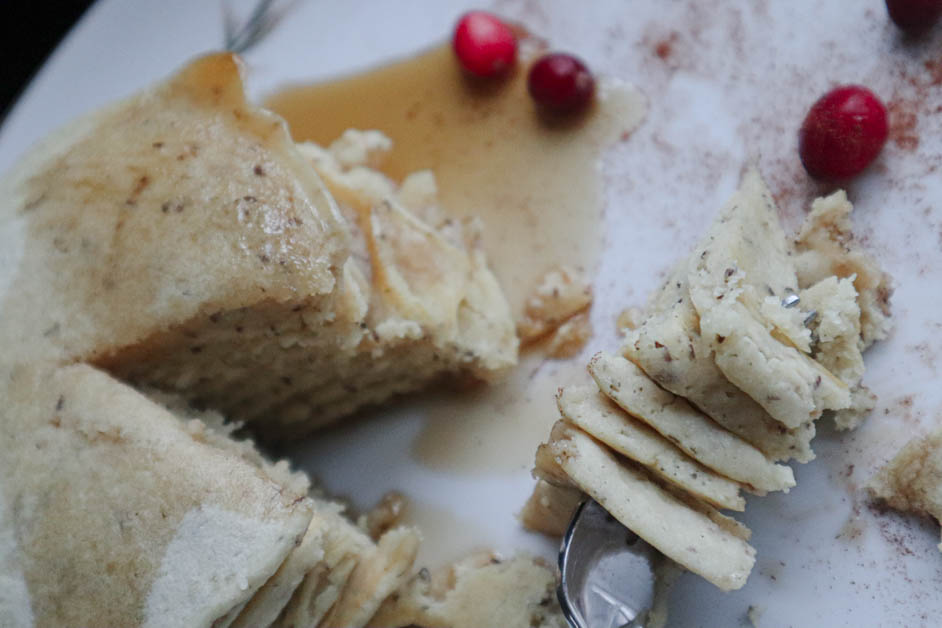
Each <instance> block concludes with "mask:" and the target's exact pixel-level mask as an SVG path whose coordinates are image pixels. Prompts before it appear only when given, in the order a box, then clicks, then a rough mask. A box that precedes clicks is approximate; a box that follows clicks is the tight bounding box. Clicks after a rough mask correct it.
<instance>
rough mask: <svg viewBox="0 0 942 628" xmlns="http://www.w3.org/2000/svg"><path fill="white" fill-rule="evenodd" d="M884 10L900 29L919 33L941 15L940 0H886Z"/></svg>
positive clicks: (941, 2)
mask: <svg viewBox="0 0 942 628" xmlns="http://www.w3.org/2000/svg"><path fill="white" fill-rule="evenodd" d="M886 10H887V11H888V12H889V13H890V19H891V20H893V21H894V22H896V25H897V26H899V27H900V28H901V29H903V30H904V31H908V32H910V33H919V32H922V31H924V30H927V29H928V28H930V27H931V26H932V25H933V24H934V23H935V21H936V20H938V19H939V15H942V0H886Z"/></svg>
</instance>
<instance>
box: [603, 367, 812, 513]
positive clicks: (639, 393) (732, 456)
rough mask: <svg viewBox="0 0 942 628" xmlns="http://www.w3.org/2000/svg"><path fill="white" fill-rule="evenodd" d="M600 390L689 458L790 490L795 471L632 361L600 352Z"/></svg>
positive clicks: (752, 482) (757, 485)
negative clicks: (690, 402)
mask: <svg viewBox="0 0 942 628" xmlns="http://www.w3.org/2000/svg"><path fill="white" fill-rule="evenodd" d="M589 373H590V374H591V375H592V377H593V378H594V379H595V380H596V382H597V383H598V385H599V389H600V390H601V391H602V392H603V393H604V394H605V395H606V396H607V397H609V398H610V399H611V400H612V401H614V402H615V403H617V404H618V405H619V406H621V407H622V408H623V409H624V410H625V411H626V412H628V413H629V414H631V415H632V416H634V417H637V418H638V419H640V420H642V421H644V422H645V423H647V424H648V425H650V426H651V427H652V428H654V429H655V430H657V431H658V432H659V433H660V434H661V435H663V436H664V437H665V438H666V439H668V440H670V441H671V442H672V443H674V444H676V445H677V446H678V447H679V448H680V449H682V450H683V451H684V452H685V453H687V454H688V455H689V456H691V457H692V458H694V459H695V460H697V461H699V462H700V463H702V464H703V465H705V466H707V467H709V468H710V469H713V470H714V471H716V472H717V473H720V474H722V475H725V476H726V477H728V478H730V479H733V480H736V481H739V482H742V483H743V484H745V485H747V486H749V487H751V488H752V489H754V490H755V491H757V492H759V493H760V494H761V493H764V492H767V491H778V490H784V491H787V490H788V489H789V488H791V487H792V486H794V485H795V478H794V476H793V475H792V470H791V469H790V468H788V467H786V466H782V465H777V464H774V463H773V462H771V461H770V460H768V459H767V458H766V457H765V456H764V455H762V452H760V451H759V450H758V449H756V448H755V447H753V446H752V445H750V444H749V443H747V442H745V441H744V440H742V439H741V438H739V437H738V436H735V435H734V434H731V433H730V432H728V431H726V430H725V429H723V428H722V427H720V426H719V425H717V424H716V423H714V422H713V421H711V420H710V419H709V418H708V417H706V416H705V415H703V414H701V413H700V412H699V411H697V410H696V409H694V408H693V407H691V406H690V404H688V403H687V402H686V401H684V400H683V399H682V398H680V397H677V396H676V395H674V394H672V393H669V392H667V391H666V390H663V389H662V388H660V387H658V386H657V384H655V383H654V382H653V381H651V380H650V379H649V378H648V377H647V376H646V375H645V374H644V373H643V372H642V371H641V369H639V368H638V367H637V366H635V365H634V364H632V363H631V362H629V361H628V360H626V359H624V358H621V357H617V356H612V355H608V354H605V353H599V354H597V355H596V356H595V357H593V358H592V360H591V361H590V362H589Z"/></svg>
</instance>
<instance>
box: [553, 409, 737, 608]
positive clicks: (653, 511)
mask: <svg viewBox="0 0 942 628" xmlns="http://www.w3.org/2000/svg"><path fill="white" fill-rule="evenodd" d="M546 448H547V450H548V451H549V452H550V453H551V454H552V456H553V457H554V458H555V462H556V464H557V465H558V466H559V468H560V469H562V470H563V471H564V472H565V473H566V474H567V475H568V477H570V478H571V479H572V482H573V483H574V484H575V485H577V486H578V487H579V488H581V489H582V490H583V491H585V492H586V493H587V494H588V495H590V496H591V497H592V498H593V499H595V501H597V502H598V503H599V504H601V505H602V507H604V508H605V509H606V510H607V511H608V512H609V513H611V514H612V516H613V517H615V518H616V519H618V520H619V521H620V522H621V523H622V524H624V525H625V527H627V528H628V529H630V530H632V531H633V532H635V533H636V534H637V535H638V536H640V537H641V538H643V539H644V540H645V541H647V542H648V543H650V544H651V545H653V546H654V547H655V548H657V549H658V550H659V551H660V552H662V553H663V554H664V555H666V556H668V557H669V558H671V559H673V560H675V561H677V562H678V563H680V564H681V565H683V566H685V567H686V568H687V569H689V570H690V571H693V572H694V573H696V574H699V575H700V576H703V577H704V578H705V579H707V580H708V581H710V582H712V583H713V584H715V585H716V586H717V587H719V588H721V589H723V590H724V591H730V590H733V589H738V588H740V587H742V586H743V585H744V584H745V582H746V578H747V577H748V575H749V572H750V571H751V569H752V565H753V563H754V562H755V550H754V549H753V548H752V547H751V546H750V545H749V544H748V543H746V542H745V540H744V539H743V538H741V536H740V534H742V532H740V534H736V533H734V532H733V531H732V530H734V529H735V528H733V527H732V526H731V525H730V524H727V525H725V526H723V525H720V523H717V521H715V520H714V518H711V517H710V516H708V515H707V514H705V513H704V512H703V510H706V509H709V506H706V504H703V508H702V509H700V510H698V509H694V508H691V507H690V506H689V505H688V504H687V503H685V502H684V501H681V500H680V499H678V498H677V497H675V496H674V495H673V494H672V493H670V492H668V491H667V490H665V489H664V488H662V487H661V486H660V485H658V484H657V483H655V482H653V481H652V480H651V479H650V478H649V477H647V476H646V474H645V473H643V472H642V471H640V470H638V469H636V468H634V467H633V466H630V465H629V464H627V463H626V462H625V461H619V460H618V459H616V458H615V456H614V455H612V454H611V453H610V452H609V451H608V450H607V449H606V448H605V447H604V446H602V445H600V444H599V443H598V442H597V441H595V440H593V439H592V438H591V437H589V436H587V435H586V434H584V433H583V432H581V431H580V430H578V429H575V428H573V427H571V426H568V425H567V424H566V423H564V422H560V423H557V425H556V427H554V429H553V434H552V435H551V437H550V441H549V443H548V444H547V445H546ZM714 513H715V511H714ZM715 514H716V515H717V516H718V517H722V515H719V513H715Z"/></svg>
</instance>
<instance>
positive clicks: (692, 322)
mask: <svg viewBox="0 0 942 628" xmlns="http://www.w3.org/2000/svg"><path fill="white" fill-rule="evenodd" d="M851 209H852V208H851V206H850V204H849V203H848V202H847V199H846V196H845V195H844V193H843V192H837V193H835V194H833V195H831V196H829V197H827V198H823V199H818V200H817V201H815V203H814V206H813V208H812V212H811V214H810V215H809V216H808V218H807V220H806V223H805V225H804V227H803V228H802V230H801V232H800V233H799V236H798V238H797V239H796V240H795V241H794V242H793V243H789V242H788V241H787V240H786V237H785V234H784V232H783V231H782V229H781V227H780V226H779V223H778V218H777V213H776V210H775V206H774V204H773V202H772V200H771V198H770V196H769V193H768V191H767V190H766V188H765V185H764V183H763V182H762V180H761V178H760V176H759V175H758V173H757V172H756V171H754V170H753V171H750V172H748V173H747V174H746V175H745V177H744V179H743V182H742V184H741V186H740V189H739V190H738V191H737V193H736V194H735V196H734V197H733V198H732V199H731V200H730V201H729V203H728V204H727V205H726V207H725V208H724V209H723V210H722V211H721V212H720V214H719V216H718V217H717V218H716V220H715V222H714V223H713V225H712V227H711V228H710V230H709V232H708V233H707V235H706V236H705V237H704V239H703V240H702V241H701V243H700V244H699V245H698V246H697V247H696V249H695V250H694V251H693V253H692V254H691V256H690V258H689V259H688V260H686V261H685V262H683V263H681V264H679V265H678V266H677V267H676V268H675V269H674V270H673V271H672V272H671V273H670V275H669V277H668V279H667V280H666V282H665V283H664V285H663V286H662V288H661V289H660V290H659V291H658V292H657V293H656V294H655V295H654V297H653V298H652V300H651V303H650V304H649V306H648V308H647V311H646V312H645V316H644V318H643V320H642V321H641V322H640V324H639V325H638V326H637V327H635V328H634V329H630V330H627V332H626V333H627V338H626V341H625V344H624V346H623V348H622V354H623V355H622V356H614V355H609V354H605V353H601V354H598V355H596V356H595V357H594V358H593V359H592V361H591V362H590V363H589V367H588V370H589V373H590V374H591V375H592V378H593V379H594V380H595V384H596V385H595V386H585V387H581V386H580V387H570V388H566V389H563V390H561V391H560V393H559V396H558V405H559V409H560V413H561V415H562V420H561V421H559V422H558V423H557V424H556V426H555V427H554V428H553V431H552V434H551V437H550V440H549V441H548V442H547V443H546V444H544V445H541V446H540V448H539V450H538V452H537V456H536V474H537V476H538V483H537V487H536V490H535V491H534V494H533V496H532V497H531V499H530V501H529V502H528V503H527V505H526V507H525V509H524V511H523V514H522V517H523V521H524V523H525V524H526V525H528V526H529V527H534V528H537V529H542V530H544V531H553V532H559V531H560V530H561V529H562V528H563V526H564V525H565V520H566V517H567V516H568V513H571V507H572V505H573V504H575V503H576V501H577V499H578V498H577V497H575V496H576V495H579V493H580V492H581V493H585V494H588V495H589V496H591V497H592V498H594V499H595V500H596V501H598V502H599V503H600V504H602V505H603V506H604V507H605V508H606V509H607V510H608V511H609V512H610V513H611V514H612V515H614V516H615V517H616V518H617V519H619V520H620V521H621V522H622V523H623V524H624V525H625V526H627V527H628V528H630V529H631V530H633V531H634V532H636V533H637V534H638V535H639V536H641V537H642V538H644V539H645V540H646V541H648V542H649V543H650V544H651V545H653V546H654V547H656V548H657V549H658V550H660V551H661V552H662V553H664V554H665V555H667V556H668V557H670V558H672V559H673V560H675V561H677V562H678V563H680V564H681V565H683V566H685V567H686V568H688V569H689V570H691V571H693V572H695V573H697V574H699V575H701V576H703V577H704V578H706V579H707V580H709V581H710V582H712V583H714V584H715V585H717V586H718V587H720V588H722V589H724V590H730V589H737V588H739V587H741V586H742V585H743V584H744V583H745V581H746V578H747V577H748V575H749V572H750V570H751V568H752V565H753V563H754V561H755V558H754V555H755V551H754V549H753V548H752V547H751V546H750V545H749V544H748V543H747V540H748V537H749V530H748V529H746V528H745V527H744V526H742V525H741V524H740V523H738V522H737V521H735V520H734V519H732V518H730V517H728V516H726V515H724V514H722V513H721V512H719V511H720V510H732V511H741V510H743V508H744V506H745V501H744V499H743V496H742V491H746V492H749V493H753V494H756V495H764V494H765V493H767V492H769V491H776V490H783V491H787V490H788V489H789V488H790V487H792V486H794V484H795V481H794V478H793V475H792V471H791V469H790V468H788V467H787V466H783V465H781V464H777V463H778V462H782V461H787V460H790V459H795V460H798V461H799V462H806V461H808V460H811V459H812V458H813V456H814V454H813V453H812V451H811V447H810V441H811V439H812V437H813V436H814V433H815V428H814V421H815V420H817V419H818V418H819V417H820V416H821V415H822V414H823V413H824V412H829V413H831V414H832V415H833V416H834V419H835V421H836V423H837V425H838V427H840V428H850V427H853V426H855V425H857V424H858V423H859V421H860V420H861V419H862V418H863V417H864V416H866V414H867V412H869V410H870V409H871V408H872V404H873V395H872V394H871V393H870V392H869V391H868V390H867V389H866V388H865V387H864V386H863V385H862V384H861V377H862V375H863V370H864V369H863V358H862V355H861V354H862V351H863V350H864V349H866V348H867V347H868V346H869V345H870V344H871V343H872V342H873V341H874V340H877V339H880V338H882V337H884V336H885V335H886V333H887V331H888V327H889V318H888V317H889V310H888V298H889V294H890V290H889V286H888V278H887V277H886V276H885V275H884V274H883V273H882V272H881V271H880V270H879V269H878V268H877V267H876V265H875V263H874V262H873V261H872V260H871V259H870V258H869V257H868V256H867V255H866V254H864V253H863V252H862V251H861V250H860V249H859V248H857V247H856V245H855V244H854V242H853V235H852V233H851V231H850V223H849V214H850V211H851Z"/></svg>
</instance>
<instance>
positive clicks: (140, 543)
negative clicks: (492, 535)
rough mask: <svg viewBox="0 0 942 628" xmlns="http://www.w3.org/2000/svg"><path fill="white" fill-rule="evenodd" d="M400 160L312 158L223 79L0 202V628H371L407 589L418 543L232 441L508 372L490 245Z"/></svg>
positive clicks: (68, 156)
mask: <svg viewBox="0 0 942 628" xmlns="http://www.w3.org/2000/svg"><path fill="white" fill-rule="evenodd" d="M384 141H385V140H384V139H383V138H380V137H377V136H376V135H375V134H370V133H351V134H348V135H347V136H345V137H344V138H343V140H342V141H340V142H339V143H338V144H336V145H335V146H333V147H331V148H330V149H329V150H322V149H319V148H317V147H307V148H304V149H301V150H299V149H298V147H297V146H296V145H295V144H294V143H293V142H292V141H291V139H290V137H289V135H288V133H287V130H286V128H285V125H284V122H283V121H282V120H281V119H280V118H277V117H276V116H274V115H272V114H270V113H268V112H265V111H263V110H259V109H256V108H254V107H252V106H250V105H249V104H248V103H247V102H246V100H245V96H244V94H243V90H242V85H241V80H240V76H239V67H238V63H237V61H236V60H235V59H234V58H233V57H232V56H230V55H215V56H210V57H206V58H203V59H200V60H197V61H196V62H194V63H192V64H190V65H189V66H188V67H186V68H184V69H183V70H182V71H181V72H180V73H179V74H177V75H176V76H174V77H172V78H171V79H170V80H168V81H167V82H165V83H163V84H160V85H158V86H156V87H155V88H153V89H150V90H148V91H145V92H143V93H141V94H139V95H137V96H134V97H133V98H131V99H130V100H128V101H126V102H123V103H119V104H117V105H114V106H112V107H110V108H109V109H107V110H105V111H103V112H99V113H96V114H93V115H91V116H89V117H88V118H86V119H84V120H81V121H79V122H77V123H75V124H73V125H71V126H70V127H68V128H67V129H66V130H65V131H63V132H60V133H59V134H58V135H56V136H53V137H52V138H50V139H49V140H47V141H46V142H45V144H44V145H42V146H41V147H40V148H38V149H37V150H35V151H34V152H33V153H32V154H31V155H30V156H29V157H27V158H26V159H25V160H24V161H23V162H22V163H21V164H20V165H19V166H18V168H17V169H16V170H15V171H14V172H13V173H12V174H11V175H10V176H9V177H7V178H6V179H5V180H4V181H3V183H2V191H3V195H2V198H3V200H2V204H0V262H2V263H0V346H2V347H3V351H2V352H0V624H2V625H4V626H14V627H17V628H19V627H20V626H34V625H36V626H62V625H69V626H91V625H113V626H207V627H208V626H210V625H212V626H246V627H248V626H268V625H275V626H295V627H298V628H300V627H302V626H303V627H305V628H307V627H312V626H362V625H366V624H367V622H369V620H370V618H371V616H372V615H373V613H374V612H375V611H376V610H377V608H378V607H379V605H380V604H381V602H382V601H383V600H384V599H385V598H386V597H388V595H389V594H391V593H392V592H393V591H395V590H396V589H397V588H399V587H400V586H401V585H403V584H404V583H406V582H407V581H408V579H409V577H410V576H411V566H412V561H413V558H414V556H415V553H416V547H417V543H418V537H417V535H416V532H415V531H414V530H412V529H407V528H395V529H392V530H389V531H388V532H386V533H385V534H383V535H382V536H381V537H379V538H377V539H373V538H370V536H369V535H368V534H366V533H365V532H364V531H363V530H361V529H360V528H358V527H357V526H355V525H353V524H352V523H351V522H349V521H348V520H347V519H346V518H345V517H344V514H343V508H342V506H340V505H339V504H338V503H335V502H332V501H331V500H329V499H327V498H325V497H323V496H321V495H318V494H315V493H312V492H311V491H310V489H309V486H308V481H307V479H306V478H305V477H304V476H303V474H300V473H292V472H290V471H289V469H288V467H287V465H286V464H285V463H279V464H271V463H269V462H267V461H266V460H265V459H264V458H263V457H262V456H261V455H260V454H259V453H258V452H257V451H256V450H255V448H254V446H253V445H252V444H251V443H250V442H247V441H238V440H236V439H234V438H233V437H232V430H233V429H235V427H237V426H240V425H246V426H248V427H250V428H251V429H252V432H253V434H255V435H257V436H259V437H263V438H273V439H276V438H285V437H288V436H291V435H295V434H300V433H304V432H309V431H311V430H313V429H315V428H317V427H318V426H321V425H323V424H325V423H327V422H329V421H332V420H335V419H336V418H338V417H340V416H342V415H345V414H349V413H350V412H352V411H353V410H354V409H356V408H358V407H360V406H362V405H364V404H375V403H379V402H382V401H383V400H385V399H387V398H388V397H389V396H390V395H393V394H395V393H401V392H406V391H409V390H414V389H416V388H417V387H419V386H421V385H423V384H425V383H427V382H429V381H431V380H432V379H433V378H435V377H438V376H441V375H447V374H452V375H454V374H459V375H462V374H463V375H466V376H472V377H478V378H484V379H490V378H495V377H499V376H500V375H501V374H502V373H503V372H504V371H506V370H507V369H509V368H510V367H511V366H512V365H513V364H514V363H515V361H516V351H517V339H516V335H515V331H514V324H513V321H512V319H511V316H510V313H509V307H508V305H507V303H506V301H505V300H504V297H503V295H502V293H501V292H500V289H499V287H498V285H497V282H496V280H495V278H494V276H493V275H492V274H491V273H490V271H489V270H488V268H487V266H486V263H485V260H484V257H483V254H482V253H481V251H480V248H479V246H478V243H477V242H476V238H477V228H476V226H475V225H474V224H459V223H456V222H450V221H439V220H438V219H437V218H436V208H435V187H434V179H433V178H431V175H430V174H428V173H420V174H417V175H414V176H412V177H409V178H408V179H407V180H406V181H404V182H403V184H402V185H401V186H398V185H394V184H393V183H392V182H390V181H388V180H387V179H385V178H384V177H382V176H381V175H379V174H378V173H377V172H376V171H374V170H371V169H370V168H368V167H367V166H368V165H369V164H370V163H371V162H372V161H373V160H375V158H376V157H377V154H378V152H381V150H382V146H383V144H384ZM318 172H320V173H321V174H322V175H323V177H324V179H323V180H322V178H321V176H319V174H318ZM325 180H326V182H327V184H326V185H325V183H324V181H325ZM334 194H336V195H337V197H336V198H335V197H334V196H333V195H334ZM429 221H431V222H429ZM191 407H199V408H201V410H200V411H199V412H196V411H195V410H192V409H190V408H191ZM206 408H208V409H209V410H208V411H207V410H205V409H206ZM222 416H225V417H226V418H227V419H230V420H234V421H236V423H232V424H226V423H225V422H224V421H223V420H222V418H221V417H222Z"/></svg>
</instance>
